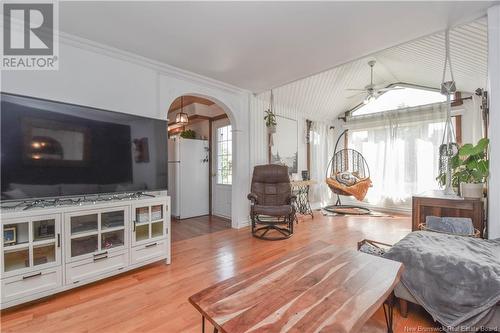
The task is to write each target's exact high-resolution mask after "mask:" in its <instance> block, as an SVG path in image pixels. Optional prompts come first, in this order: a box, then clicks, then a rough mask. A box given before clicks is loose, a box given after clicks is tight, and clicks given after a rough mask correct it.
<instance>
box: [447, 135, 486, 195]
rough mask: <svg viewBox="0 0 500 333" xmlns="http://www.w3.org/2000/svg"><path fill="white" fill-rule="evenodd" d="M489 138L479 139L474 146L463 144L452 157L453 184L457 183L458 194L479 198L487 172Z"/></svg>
mask: <svg viewBox="0 0 500 333" xmlns="http://www.w3.org/2000/svg"><path fill="white" fill-rule="evenodd" d="M488 144H489V140H488V139H485V138H484V139H481V140H479V142H478V143H477V144H476V145H475V146H474V145H472V144H470V143H468V144H465V145H463V146H462V147H460V149H459V150H458V154H457V155H456V156H455V157H453V159H452V167H453V177H452V181H453V183H454V184H457V185H458V184H459V186H460V195H461V196H462V197H464V198H473V199H481V198H482V197H483V189H484V183H485V182H486V179H487V178H488V174H489V161H488V158H487V154H486V152H487V149H488Z"/></svg>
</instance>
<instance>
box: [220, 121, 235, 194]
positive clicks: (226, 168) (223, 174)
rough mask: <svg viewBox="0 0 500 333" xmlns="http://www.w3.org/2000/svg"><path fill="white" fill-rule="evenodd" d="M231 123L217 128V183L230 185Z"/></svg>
mask: <svg viewBox="0 0 500 333" xmlns="http://www.w3.org/2000/svg"><path fill="white" fill-rule="evenodd" d="M232 139H233V138H232V132H231V125H228V126H224V127H219V128H217V184H222V185H231V184H232V180H233V179H232V178H233V154H232V151H233V141H232Z"/></svg>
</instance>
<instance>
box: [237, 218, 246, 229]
mask: <svg viewBox="0 0 500 333" xmlns="http://www.w3.org/2000/svg"><path fill="white" fill-rule="evenodd" d="M248 226H250V220H249V219H248V220H244V221H241V222H239V223H238V225H237V226H236V228H235V229H242V228H246V227H248ZM233 228H234V227H233Z"/></svg>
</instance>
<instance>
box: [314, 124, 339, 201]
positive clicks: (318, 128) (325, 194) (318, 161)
mask: <svg viewBox="0 0 500 333" xmlns="http://www.w3.org/2000/svg"><path fill="white" fill-rule="evenodd" d="M329 128H330V125H329V124H327V123H325V122H312V124H311V134H310V145H311V179H313V180H315V181H316V182H317V184H316V185H313V186H311V188H310V191H309V201H310V202H311V205H312V206H313V208H320V207H324V206H325V205H327V204H331V201H332V192H331V191H330V189H329V188H328V185H326V183H325V179H326V168H327V166H328V162H329V161H330V158H331V155H332V154H333V146H332V145H333V141H332V140H333V139H332V135H333V133H332V131H331V130H330V129H329Z"/></svg>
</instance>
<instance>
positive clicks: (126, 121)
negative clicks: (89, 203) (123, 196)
mask: <svg viewBox="0 0 500 333" xmlns="http://www.w3.org/2000/svg"><path fill="white" fill-rule="evenodd" d="M0 114H1V152H0V153H1V188H2V196H1V199H2V201H7V200H19V199H28V198H47V197H60V196H80V195H88V194H98V193H116V192H143V191H150V190H162V189H166V188H167V179H168V177H167V169H168V168H167V135H168V134H167V122H166V121H163V120H157V119H151V118H146V117H140V116H136V115H130V114H125V113H119V112H111V111H105V110H100V109H94V108H90V107H84V106H79V105H73V104H67V103H60V102H54V101H47V100H42V99H37V98H31V97H24V96H18V95H11V94H6V93H2V94H1V109H0Z"/></svg>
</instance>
